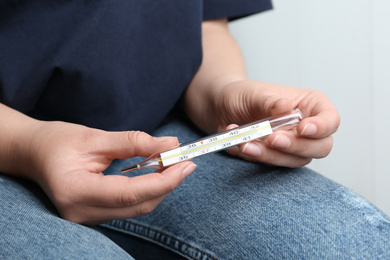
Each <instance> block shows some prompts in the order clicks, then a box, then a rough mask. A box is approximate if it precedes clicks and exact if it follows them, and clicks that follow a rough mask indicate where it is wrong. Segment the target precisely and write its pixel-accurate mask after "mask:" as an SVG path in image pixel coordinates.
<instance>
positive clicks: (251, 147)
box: [242, 143, 262, 156]
mask: <svg viewBox="0 0 390 260" xmlns="http://www.w3.org/2000/svg"><path fill="white" fill-rule="evenodd" d="M242 153H244V154H246V155H249V156H260V155H261V153H262V151H261V148H260V146H258V145H256V144H253V143H246V144H245V145H244V147H243V148H242Z"/></svg>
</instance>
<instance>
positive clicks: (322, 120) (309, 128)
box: [297, 109, 340, 138]
mask: <svg viewBox="0 0 390 260" xmlns="http://www.w3.org/2000/svg"><path fill="white" fill-rule="evenodd" d="M339 126H340V115H339V114H338V112H337V110H335V109H332V110H322V111H320V112H319V113H318V114H316V115H314V116H311V117H308V118H305V119H303V120H302V121H301V122H300V123H299V125H298V127H297V132H298V133H299V134H300V135H302V136H307V137H311V138H323V137H327V136H330V135H332V134H334V133H335V132H336V131H337V129H338V127H339Z"/></svg>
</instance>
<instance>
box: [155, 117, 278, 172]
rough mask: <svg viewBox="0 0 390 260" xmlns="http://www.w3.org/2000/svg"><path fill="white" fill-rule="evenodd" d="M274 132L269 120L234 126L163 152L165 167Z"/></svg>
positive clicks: (162, 159)
mask: <svg viewBox="0 0 390 260" xmlns="http://www.w3.org/2000/svg"><path fill="white" fill-rule="evenodd" d="M270 134H272V128H271V125H270V122H269V121H264V122H260V123H257V124H255V125H250V126H247V127H243V128H234V129H232V130H230V131H225V132H222V133H221V134H217V135H215V136H212V137H208V138H206V139H200V140H197V141H194V142H193V143H190V144H188V143H187V144H184V145H183V146H180V147H178V148H176V149H173V150H171V151H168V152H165V153H161V161H162V164H163V166H164V167H166V166H169V165H172V164H175V163H178V162H181V161H184V160H189V159H192V158H194V157H197V156H200V155H203V154H207V153H211V152H215V151H219V150H223V149H226V148H229V147H232V146H235V145H238V144H241V143H245V142H249V141H250V140H253V139H256V138H261V137H264V136H267V135H270Z"/></svg>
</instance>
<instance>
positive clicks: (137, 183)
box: [80, 162, 196, 207]
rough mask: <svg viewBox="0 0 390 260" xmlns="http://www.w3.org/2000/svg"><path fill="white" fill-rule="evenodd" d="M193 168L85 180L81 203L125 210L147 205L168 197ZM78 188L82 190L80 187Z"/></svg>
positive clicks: (180, 166) (181, 166) (184, 165)
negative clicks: (143, 204)
mask: <svg viewBox="0 0 390 260" xmlns="http://www.w3.org/2000/svg"><path fill="white" fill-rule="evenodd" d="M195 168H196V165H195V164H194V163H193V162H183V163H179V164H176V165H173V166H171V167H169V168H167V169H166V170H164V171H163V172H162V173H151V174H146V175H142V176H136V177H131V178H129V177H125V176H119V175H110V176H100V175H94V177H92V176H90V177H89V178H88V183H86V184H85V186H86V187H83V190H84V192H83V194H81V196H82V197H83V200H86V201H88V202H89V203H90V204H93V205H96V206H107V207H124V206H131V205H136V204H139V203H142V202H144V201H148V200H151V199H154V198H157V197H160V196H162V195H163V194H167V193H170V192H171V191H172V190H173V189H175V188H176V187H177V186H178V185H179V184H180V183H181V182H182V180H183V179H184V178H185V177H187V176H188V175H189V174H191V173H192V172H193V171H194V170H195ZM80 188H81V187H80Z"/></svg>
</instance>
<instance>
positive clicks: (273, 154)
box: [229, 141, 312, 168]
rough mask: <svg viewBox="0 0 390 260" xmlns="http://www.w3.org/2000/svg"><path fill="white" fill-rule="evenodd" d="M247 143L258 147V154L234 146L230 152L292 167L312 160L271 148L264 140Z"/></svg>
mask: <svg viewBox="0 0 390 260" xmlns="http://www.w3.org/2000/svg"><path fill="white" fill-rule="evenodd" d="M247 145H248V146H249V147H252V146H254V147H256V149H257V150H256V151H257V152H258V153H257V154H256V155H248V154H246V153H245V152H243V151H242V150H240V149H242V148H241V147H240V148H239V147H234V149H232V150H230V151H229V152H230V153H231V154H233V155H236V156H239V157H241V158H243V159H245V160H247V161H251V162H257V163H264V164H269V165H274V166H282V167H291V168H296V167H301V166H304V165H306V164H308V163H310V162H311V160H312V159H311V158H306V157H301V156H298V155H295V154H290V153H286V152H283V151H280V150H278V149H273V148H270V147H269V146H267V145H266V144H265V143H264V142H262V141H253V142H250V143H248V144H247ZM247 149H251V148H247Z"/></svg>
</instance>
